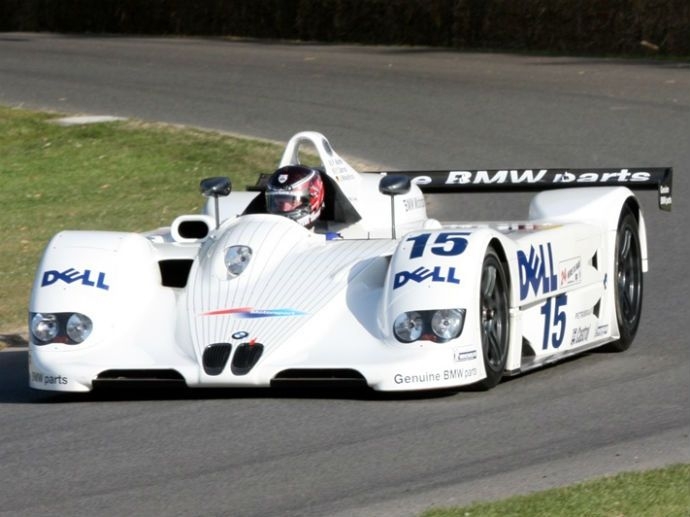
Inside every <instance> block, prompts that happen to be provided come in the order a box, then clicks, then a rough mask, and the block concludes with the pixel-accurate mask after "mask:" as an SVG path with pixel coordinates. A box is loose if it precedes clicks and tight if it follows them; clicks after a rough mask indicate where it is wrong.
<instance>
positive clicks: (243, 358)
mask: <svg viewBox="0 0 690 517" xmlns="http://www.w3.org/2000/svg"><path fill="white" fill-rule="evenodd" d="M263 351H264V346H263V345H262V344H261V343H242V344H241V345H239V346H238V347H237V350H236V351H235V355H234V356H233V358H232V373H234V374H235V375H247V374H248V373H249V371H250V370H251V369H252V368H254V365H255V364H256V363H257V362H258V361H259V358H260V357H261V354H262V353H263Z"/></svg>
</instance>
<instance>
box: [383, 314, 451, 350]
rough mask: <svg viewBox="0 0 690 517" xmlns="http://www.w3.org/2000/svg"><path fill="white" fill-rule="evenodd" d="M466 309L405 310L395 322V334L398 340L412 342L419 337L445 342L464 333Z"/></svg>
mask: <svg viewBox="0 0 690 517" xmlns="http://www.w3.org/2000/svg"><path fill="white" fill-rule="evenodd" d="M464 324H465V309H439V310H433V311H410V312H403V313H402V314H401V315H400V316H398V317H397V318H395V321H394V322H393V334H395V337H396V339H397V340H398V341H402V342H403V343H412V342H413V341H417V340H419V339H424V340H426V341H434V342H436V343H445V342H446V341H450V340H451V339H455V338H456V337H458V336H459V335H460V334H461V333H462V327H463V325H464Z"/></svg>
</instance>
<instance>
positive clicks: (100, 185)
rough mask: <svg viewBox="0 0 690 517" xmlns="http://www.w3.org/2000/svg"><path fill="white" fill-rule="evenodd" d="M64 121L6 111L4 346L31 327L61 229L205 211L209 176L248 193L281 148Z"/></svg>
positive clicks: (1, 143) (1, 138)
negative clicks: (32, 300)
mask: <svg viewBox="0 0 690 517" xmlns="http://www.w3.org/2000/svg"><path fill="white" fill-rule="evenodd" d="M56 118H58V115H55V114H46V113H35V112H30V111H25V110H19V109H13V108H8V107H2V106H0V185H2V188H1V189H0V206H2V219H1V220H2V232H3V239H2V245H1V246H0V281H1V282H2V285H3V288H4V292H3V296H2V297H0V348H2V342H3V341H4V342H5V343H6V344H10V341H11V340H12V336H13V335H14V333H16V331H17V330H18V329H22V330H23V329H24V327H25V326H26V313H27V307H28V300H29V295H30V291H31V284H32V281H33V276H34V273H35V269H36V266H37V263H38V260H39V258H40V255H41V252H42V250H43V248H44V247H45V245H46V244H47V242H48V240H49V239H50V238H51V237H52V236H53V235H54V234H55V233H57V232H58V231H60V230H64V229H71V230H80V229H85V230H117V231H137V232H138V231H145V230H150V229H154V228H157V227H160V226H168V225H169V224H170V223H171V222H172V220H173V219H174V218H175V217H176V216H178V215H180V214H183V213H196V212H198V211H199V209H200V207H201V204H202V203H203V198H202V197H201V195H200V194H199V188H198V185H199V180H200V179H202V178H204V177H209V176H230V178H231V179H232V181H233V185H234V186H235V188H240V189H244V186H245V185H247V184H252V183H254V181H255V179H256V174H257V173H258V172H269V171H271V170H273V169H274V168H275V166H276V164H277V162H278V160H279V158H280V153H281V151H282V148H280V147H279V146H277V145H274V144H271V143H265V142H257V141H252V140H244V139H240V138H236V137H230V136H225V135H220V134H217V133H211V132H204V131H199V130H190V129H180V128H175V127H170V126H162V125H150V124H148V125H147V124H143V123H141V122H131V121H121V122H112V123H105V124H91V125H82V126H71V127H61V126H58V125H56V124H54V123H51V120H52V119H56ZM3 336H4V337H3Z"/></svg>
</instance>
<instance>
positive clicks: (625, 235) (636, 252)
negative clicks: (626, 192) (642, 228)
mask: <svg viewBox="0 0 690 517" xmlns="http://www.w3.org/2000/svg"><path fill="white" fill-rule="evenodd" d="M614 271H615V275H616V278H615V293H614V296H615V299H616V316H617V319H618V331H619V333H620V338H619V339H618V341H615V342H613V343H609V344H608V345H606V350H609V351H612V352H623V351H624V350H627V349H628V348H630V345H631V344H632V342H633V339H634V338H635V334H636V333H637V327H638V325H639V323H640V317H641V315H642V252H641V249H640V235H639V229H638V222H637V219H636V218H635V215H634V214H633V213H632V211H631V210H630V208H628V207H627V206H626V207H624V208H623V211H622V212H621V217H620V220H619V222H618V231H617V233H616V265H615V270H614Z"/></svg>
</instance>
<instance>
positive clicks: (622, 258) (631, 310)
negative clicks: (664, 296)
mask: <svg viewBox="0 0 690 517" xmlns="http://www.w3.org/2000/svg"><path fill="white" fill-rule="evenodd" d="M617 275H618V278H617V282H618V303H619V306H620V310H621V316H622V318H623V321H625V322H626V324H627V325H628V326H634V325H635V323H636V321H637V318H638V315H639V312H640V301H641V296H640V291H641V284H642V271H641V268H640V252H639V246H638V244H637V240H636V238H635V234H634V233H633V231H632V230H631V229H630V227H625V228H624V230H623V233H622V235H621V240H620V244H619V247H618V271H617Z"/></svg>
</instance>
